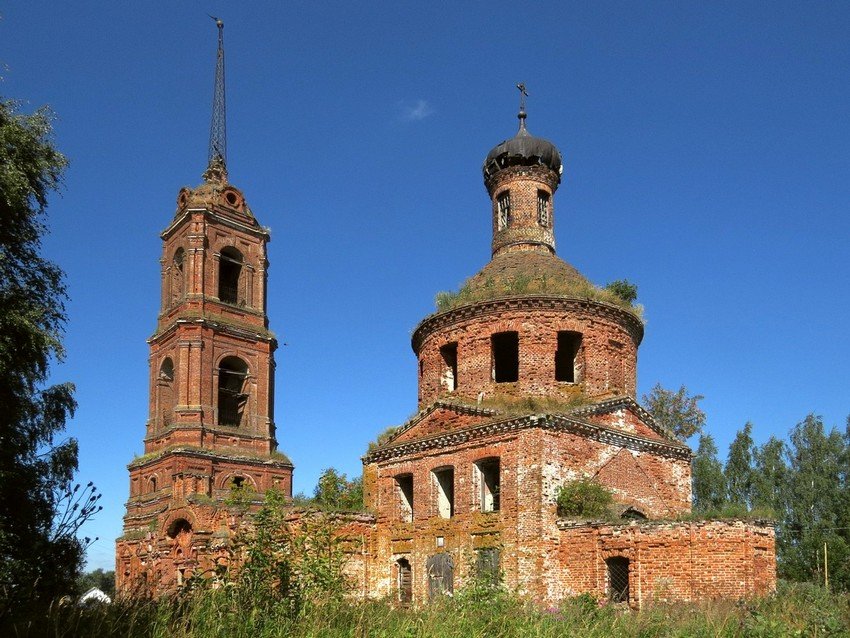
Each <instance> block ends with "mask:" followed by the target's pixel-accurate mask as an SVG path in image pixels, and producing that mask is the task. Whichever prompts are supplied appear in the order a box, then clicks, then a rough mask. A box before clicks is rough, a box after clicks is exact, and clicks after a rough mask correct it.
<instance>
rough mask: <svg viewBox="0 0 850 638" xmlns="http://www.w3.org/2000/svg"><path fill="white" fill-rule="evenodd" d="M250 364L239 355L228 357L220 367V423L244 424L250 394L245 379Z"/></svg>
mask: <svg viewBox="0 0 850 638" xmlns="http://www.w3.org/2000/svg"><path fill="white" fill-rule="evenodd" d="M247 376H248V366H247V365H246V364H245V362H244V361H242V360H241V359H239V358H237V357H226V358H225V359H223V360H222V362H221V364H219V367H218V424H219V425H235V426H239V425H241V424H242V417H243V415H244V413H245V406H246V405H247V404H248V394H247V393H246V392H245V379H246V378H247Z"/></svg>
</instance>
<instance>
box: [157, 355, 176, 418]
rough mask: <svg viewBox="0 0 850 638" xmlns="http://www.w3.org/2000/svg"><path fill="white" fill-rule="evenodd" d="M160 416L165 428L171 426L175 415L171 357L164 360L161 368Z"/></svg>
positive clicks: (159, 386) (158, 383)
mask: <svg viewBox="0 0 850 638" xmlns="http://www.w3.org/2000/svg"><path fill="white" fill-rule="evenodd" d="M157 386H158V389H159V414H160V423H161V424H162V425H163V426H168V425H170V424H171V421H172V417H173V415H174V362H173V361H172V360H171V357H166V358H165V359H163V361H162V364H161V365H160V366H159V378H158V379H157Z"/></svg>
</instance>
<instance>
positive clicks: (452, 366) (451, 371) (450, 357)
mask: <svg viewBox="0 0 850 638" xmlns="http://www.w3.org/2000/svg"><path fill="white" fill-rule="evenodd" d="M440 356H441V357H442V358H443V375H442V377H441V378H440V383H441V384H442V385H443V387H444V388H446V390H448V391H449V392H454V391H455V390H457V343H447V344H446V345H444V346H443V347H442V348H440Z"/></svg>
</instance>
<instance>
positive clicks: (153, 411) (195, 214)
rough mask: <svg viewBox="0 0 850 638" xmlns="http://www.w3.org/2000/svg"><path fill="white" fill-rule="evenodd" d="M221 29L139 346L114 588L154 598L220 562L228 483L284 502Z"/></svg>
mask: <svg viewBox="0 0 850 638" xmlns="http://www.w3.org/2000/svg"><path fill="white" fill-rule="evenodd" d="M216 23H217V26H218V38H219V39H218V45H219V46H218V59H217V65H216V82H215V100H214V108H213V118H212V127H211V133H210V151H209V164H208V167H207V170H206V171H205V172H204V174H203V183H202V184H201V185H200V186H198V187H197V188H194V189H191V188H183V189H181V191H180V193H179V195H178V197H177V210H176V212H175V215H174V218H173V219H172V221H171V223H170V224H169V225H168V227H167V228H166V229H165V230H164V231H163V232H162V235H161V237H162V240H163V252H162V258H161V261H160V263H161V264H162V295H161V306H160V313H159V316H158V319H157V327H156V331H155V333H154V334H153V336H152V337H151V338H150V339H149V340H148V343H149V344H150V358H149V365H150V383H149V392H150V409H149V414H148V420H147V425H146V431H145V438H144V446H145V453H144V456H142V457H140V458H137V459H135V460H134V461H133V462H132V463H130V465H129V466H128V469H129V470H130V499H129V501H128V502H127V514H126V515H125V517H124V534H123V536H122V537H121V538H119V539H118V542H117V552H116V572H115V573H116V580H117V584H118V589H119V591H124V592H132V591H138V590H147V591H149V592H152V593H157V592H162V591H165V590H168V589H169V588H171V587H173V586H176V585H179V584H181V583H182V581H183V580H184V579H185V578H187V577H188V576H189V575H191V574H193V573H196V572H198V571H201V572H204V571H208V570H211V569H214V568H215V567H216V565H217V564H221V563H222V562H226V561H227V559H228V555H229V553H228V547H229V537H230V535H231V533H232V531H233V529H234V528H235V525H236V523H237V520H236V518H237V517H236V516H235V515H234V513H233V512H232V511H229V510H228V504H229V503H230V504H232V499H233V495H234V489H235V488H241V489H240V491H239V494H240V498H241V499H242V501H243V502H244V501H245V500H246V498H247V501H248V503H249V506H250V504H252V503H256V502H259V501H260V500H261V498H262V494H263V492H265V491H266V490H268V489H276V490H279V491H281V492H283V493H284V494H285V495H287V496H291V494H292V470H293V466H292V464H291V463H290V462H289V460H288V459H287V458H286V457H285V456H284V455H283V454H281V453H280V452H278V451H277V440H276V438H275V423H274V371H275V362H274V351H275V349H276V347H277V341H276V339H275V337H274V335H273V334H272V333H271V332H270V331H269V329H268V317H267V316H266V290H267V269H268V260H267V258H266V244H267V243H268V241H269V239H270V237H269V231H268V230H267V229H266V228H264V227H262V226H261V225H260V224H259V222H258V221H257V219H256V218H255V217H254V215H253V213H252V212H251V209H250V208H249V207H248V205H247V203H246V202H245V198H244V196H243V194H242V192H241V191H240V190H239V189H237V188H236V187H234V186H233V185H232V184H230V182H229V181H228V176H227V167H226V135H225V119H224V114H225V109H224V42H223V39H224V38H223V27H224V25H223V23H222V22H221V21H220V20H217V21H216Z"/></svg>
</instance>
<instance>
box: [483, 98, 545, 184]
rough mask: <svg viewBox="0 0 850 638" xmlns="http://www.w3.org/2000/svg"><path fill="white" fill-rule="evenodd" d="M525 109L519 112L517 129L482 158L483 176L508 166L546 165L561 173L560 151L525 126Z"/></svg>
mask: <svg viewBox="0 0 850 638" xmlns="http://www.w3.org/2000/svg"><path fill="white" fill-rule="evenodd" d="M525 118H526V113H525V111H520V112H519V131H517V134H516V135H514V136H513V137H512V138H511V139H509V140H505V141H504V142H500V143H499V144H497V145H496V147H495V148H493V150H492V151H490V152H489V153H488V154H487V159H485V160H484V176H485V177H491V176H492V175H495V174H496V173H497V172H499V171H500V170H502V169H503V168H507V167H509V166H534V165H538V164H539V165H542V166H546V167H548V168H549V169H551V170H552V171H554V172H555V173H557V174H558V175H559V176H560V175H561V170H562V166H561V153H560V152H559V151H558V147H556V146H555V145H554V144H552V142H550V141H549V140H544V139H543V138H542V137H535V136H534V135H532V134H531V133H529V132H528V129H526V128H525ZM559 179H560V177H559Z"/></svg>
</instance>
